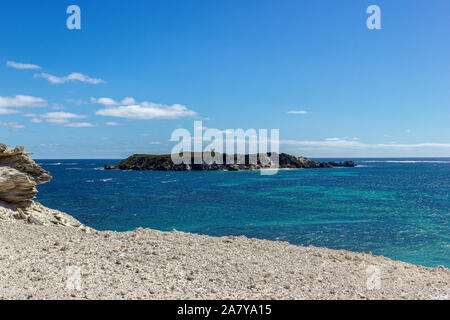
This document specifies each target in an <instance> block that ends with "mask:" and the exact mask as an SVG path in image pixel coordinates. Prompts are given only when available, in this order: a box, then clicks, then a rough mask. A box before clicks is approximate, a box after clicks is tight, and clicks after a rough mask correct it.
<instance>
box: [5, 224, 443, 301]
mask: <svg viewBox="0 0 450 320" xmlns="http://www.w3.org/2000/svg"><path fill="white" fill-rule="evenodd" d="M449 296H450V270H449V269H446V268H444V267H437V268H426V267H422V266H416V265H412V264H408V263H403V262H397V261H392V260H390V259H387V258H385V257H381V256H372V255H369V254H363V253H353V252H348V251H344V250H340V251H336V250H330V249H326V248H316V247H301V246H294V245H290V244H288V243H285V242H274V241H267V240H257V239H248V238H246V237H222V238H217V237H210V236H203V235H195V234H187V233H182V232H176V231H174V232H160V231H155V230H149V229H146V230H144V229H137V230H135V231H133V232H124V233H118V232H99V231H93V232H91V233H84V232H81V231H80V230H77V229H76V228H69V227H63V226H37V225H31V224H26V223H23V222H22V221H14V220H2V219H0V299H449Z"/></svg>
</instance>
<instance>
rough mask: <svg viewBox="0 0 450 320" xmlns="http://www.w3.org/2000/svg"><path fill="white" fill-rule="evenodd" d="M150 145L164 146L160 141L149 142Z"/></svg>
mask: <svg viewBox="0 0 450 320" xmlns="http://www.w3.org/2000/svg"><path fill="white" fill-rule="evenodd" d="M148 144H151V145H155V144H162V143H161V142H159V141H152V142H149V143H148Z"/></svg>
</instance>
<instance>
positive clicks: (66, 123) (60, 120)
mask: <svg viewBox="0 0 450 320" xmlns="http://www.w3.org/2000/svg"><path fill="white" fill-rule="evenodd" d="M26 116H29V117H33V118H32V119H31V120H30V121H31V122H33V123H42V122H43V121H45V122H47V123H51V124H56V125H59V126H62V127H68V128H91V127H94V125H93V124H92V123H90V122H72V121H74V120H80V119H85V118H87V116H85V115H81V114H75V113H71V112H62V111H59V112H48V113H44V114H40V115H35V114H27V115H26Z"/></svg>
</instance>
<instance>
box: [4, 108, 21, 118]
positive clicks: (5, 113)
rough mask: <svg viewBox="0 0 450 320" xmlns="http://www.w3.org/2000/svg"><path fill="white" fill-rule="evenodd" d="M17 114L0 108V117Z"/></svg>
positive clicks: (15, 111)
mask: <svg viewBox="0 0 450 320" xmlns="http://www.w3.org/2000/svg"><path fill="white" fill-rule="evenodd" d="M15 113H19V111H17V110H14V109H9V108H0V116H5V115H7V114H15Z"/></svg>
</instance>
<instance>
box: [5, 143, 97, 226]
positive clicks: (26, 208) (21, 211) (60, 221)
mask: <svg viewBox="0 0 450 320" xmlns="http://www.w3.org/2000/svg"><path fill="white" fill-rule="evenodd" d="M30 154H32V153H30V152H26V151H25V148H24V147H15V148H14V149H13V148H8V147H7V146H6V145H4V144H3V143H0V219H9V220H11V219H15V220H21V221H25V222H27V223H31V224H38V225H61V226H68V227H74V228H78V229H80V230H82V231H85V232H89V231H91V230H92V229H90V228H88V227H86V226H84V225H83V224H81V223H80V222H79V221H78V220H76V219H75V218H73V217H72V216H70V215H68V214H66V213H63V212H60V211H57V210H53V209H49V208H46V207H44V206H43V205H41V204H40V203H37V202H35V201H33V199H34V197H35V196H36V193H37V189H36V186H37V185H39V184H43V183H46V182H49V181H50V180H51V179H52V177H51V176H50V173H49V172H47V171H45V170H44V169H42V168H41V167H40V166H39V165H37V164H36V162H34V160H33V159H31V158H30V157H29V155H30Z"/></svg>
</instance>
